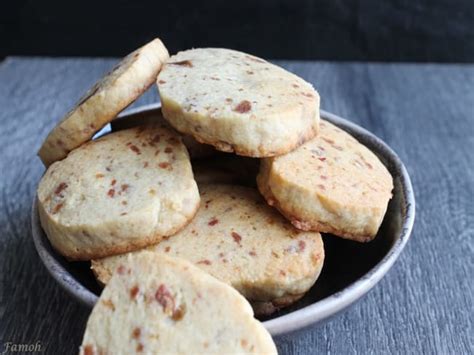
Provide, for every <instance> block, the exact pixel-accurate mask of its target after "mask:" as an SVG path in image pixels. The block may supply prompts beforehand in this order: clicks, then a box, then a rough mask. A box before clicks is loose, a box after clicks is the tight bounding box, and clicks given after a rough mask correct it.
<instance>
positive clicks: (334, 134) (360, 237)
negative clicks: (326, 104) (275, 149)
mask: <svg viewBox="0 0 474 355" xmlns="http://www.w3.org/2000/svg"><path fill="white" fill-rule="evenodd" d="M320 126H321V131H320V133H319V135H318V137H316V138H314V139H312V140H311V141H309V142H307V143H306V144H304V145H302V146H301V147H299V148H298V149H296V150H295V151H293V152H291V153H289V154H286V155H282V156H279V157H274V158H268V159H263V160H262V161H261V163H260V172H259V175H258V177H257V185H258V187H259V190H260V192H261V193H262V194H263V195H264V196H265V198H266V200H267V202H268V203H269V204H270V205H274V206H275V207H277V208H278V209H279V210H280V211H281V212H282V213H283V214H284V215H285V216H286V217H287V218H288V219H289V220H290V221H291V222H292V223H293V224H294V225H295V226H296V227H297V228H300V229H302V230H314V231H319V232H328V233H333V234H335V235H337V236H340V237H343V238H347V239H352V240H356V241H359V242H366V241H370V240H372V239H373V238H374V237H375V236H376V234H377V231H378V229H379V227H380V224H381V223H382V220H383V217H384V215H385V212H386V210H387V205H388V201H389V200H390V198H391V197H392V193H391V191H392V189H393V181H392V177H391V176H390V173H389V172H388V171H387V169H386V168H385V166H384V165H383V164H382V163H381V162H380V160H379V159H378V158H377V156H375V154H373V153H372V152H371V151H370V150H369V149H367V148H366V147H365V146H364V145H362V144H360V143H359V142H358V141H357V140H356V139H354V138H353V137H352V136H350V135H349V134H348V133H346V132H344V131H342V130H341V129H339V128H337V127H336V126H334V125H332V124H330V123H329V122H326V121H321V124H320Z"/></svg>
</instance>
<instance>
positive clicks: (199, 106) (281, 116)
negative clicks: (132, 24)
mask: <svg viewBox="0 0 474 355" xmlns="http://www.w3.org/2000/svg"><path fill="white" fill-rule="evenodd" d="M157 83H158V88H159V91H160V97H161V102H162V106H163V114H164V116H165V118H166V119H167V120H168V121H169V122H170V123H171V125H173V126H174V127H175V128H176V129H177V130H178V131H180V132H183V133H187V134H190V135H192V136H194V137H195V138H196V139H197V140H198V141H200V142H203V143H207V144H211V145H213V146H215V147H216V148H217V149H219V150H222V151H226V152H235V153H237V154H239V155H245V156H250V157H265V156H274V155H278V154H283V153H287V152H289V151H291V150H292V149H294V148H296V147H297V146H299V145H301V144H302V143H304V142H305V141H307V140H308V139H311V138H312V137H313V136H315V134H316V133H317V132H318V123H319V95H318V93H317V92H316V91H315V90H314V89H313V87H312V86H311V84H309V83H307V82H306V81H304V80H303V79H301V78H299V77H298V76H296V75H294V74H292V73H290V72H288V71H286V70H284V69H282V68H280V67H278V66H276V65H273V64H271V63H269V62H267V61H264V60H262V59H260V58H257V57H254V56H251V55H248V54H245V53H242V52H237V51H233V50H229V49H219V48H201V49H192V50H187V51H184V52H180V53H178V54H177V55H175V56H172V57H171V58H169V60H168V61H167V63H166V64H165V66H164V67H163V70H162V71H161V72H160V74H159V75H158V80H157Z"/></svg>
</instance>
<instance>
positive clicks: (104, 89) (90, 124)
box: [38, 38, 169, 166]
mask: <svg viewBox="0 0 474 355" xmlns="http://www.w3.org/2000/svg"><path fill="white" fill-rule="evenodd" d="M168 57H169V55H168V51H167V49H166V48H165V46H164V45H163V43H162V42H161V41H160V40H159V39H158V38H156V39H155V40H153V41H151V42H150V43H148V44H146V45H144V46H143V47H141V48H139V49H137V50H136V51H134V52H132V53H130V54H129V55H128V56H126V57H125V58H124V59H123V60H122V61H121V62H120V63H119V64H118V65H117V66H115V68H114V69H112V71H111V72H110V73H108V74H107V75H106V76H105V77H104V78H102V79H101V80H100V81H99V82H97V83H96V84H95V85H94V86H93V87H92V88H91V89H90V90H89V91H88V92H86V94H85V95H84V96H83V97H82V98H81V99H80V100H79V102H78V103H76V105H75V106H74V108H73V109H72V110H71V111H70V112H68V113H67V114H66V116H65V117H64V118H63V119H62V120H61V122H59V123H58V124H57V126H56V127H54V128H53V130H52V131H51V132H50V133H49V135H48V137H47V138H46V139H45V141H44V142H43V145H42V146H41V148H40V150H39V152H38V155H39V157H40V158H41V160H42V161H43V163H44V165H45V166H49V165H51V164H52V163H54V162H55V161H58V160H61V159H64V158H65V157H66V156H67V154H68V153H69V152H70V151H71V150H73V149H75V148H77V147H79V146H80V145H81V144H83V143H85V142H87V141H89V140H90V139H91V138H92V136H93V135H94V134H95V133H96V132H98V131H99V130H100V129H102V127H104V126H105V125H106V124H107V123H109V122H110V121H112V120H113V119H114V118H115V117H116V116H117V114H118V113H119V112H120V111H122V110H123V109H124V108H126V107H127V106H128V105H130V104H131V103H132V102H133V101H135V100H136V99H137V98H138V97H139V96H140V95H141V94H142V93H143V92H145V91H146V90H147V89H148V88H149V87H150V86H151V85H152V84H153V82H154V81H155V79H156V76H157V75H158V72H159V71H160V69H161V66H162V64H163V63H164V61H165V60H166V59H167V58H168Z"/></svg>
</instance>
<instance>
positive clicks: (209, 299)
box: [80, 252, 277, 355]
mask: <svg viewBox="0 0 474 355" xmlns="http://www.w3.org/2000/svg"><path fill="white" fill-rule="evenodd" d="M123 262H124V263H123V264H121V265H120V266H119V267H118V268H117V271H116V272H115V274H114V276H113V277H112V279H111V280H110V282H109V284H108V285H107V286H106V287H105V289H104V290H103V291H102V294H101V296H100V298H99V301H98V302H97V304H96V306H95V307H94V309H93V311H92V313H91V315H90V317H89V320H88V322H87V327H86V331H85V334H84V338H83V341H82V345H81V349H80V354H83V355H88V354H102V353H104V354H134V353H144V354H215V353H218V354H245V353H247V354H249V353H250V354H276V353H277V350H276V347H275V344H274V343H273V340H272V338H271V336H270V334H269V333H268V332H267V331H266V329H265V328H264V327H263V325H262V324H261V323H260V322H258V321H257V320H256V319H255V318H253V313H252V308H251V307H250V305H249V304H248V302H247V301H246V300H245V298H243V297H242V296H241V295H240V294H239V293H238V292H237V291H236V290H234V289H233V288H232V287H230V286H228V285H226V284H225V283H223V282H220V281H218V280H216V279H215V278H213V277H212V276H210V275H209V274H207V273H205V272H203V271H202V270H200V269H198V268H197V267H195V266H193V265H192V264H190V263H189V262H187V261H185V260H183V259H179V258H172V257H168V256H165V255H162V256H160V255H158V254H157V253H151V252H144V253H140V254H139V255H134V256H130V255H129V256H128V258H127V259H124V260H123Z"/></svg>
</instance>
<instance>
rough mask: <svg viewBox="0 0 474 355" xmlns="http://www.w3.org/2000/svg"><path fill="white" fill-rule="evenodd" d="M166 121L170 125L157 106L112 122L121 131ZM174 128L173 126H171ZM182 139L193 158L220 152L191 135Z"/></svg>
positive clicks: (116, 129)
mask: <svg viewBox="0 0 474 355" xmlns="http://www.w3.org/2000/svg"><path fill="white" fill-rule="evenodd" d="M157 122H158V123H166V125H168V126H169V124H168V122H166V121H165V119H164V118H163V115H162V113H161V108H155V109H152V110H146V111H143V112H137V113H135V114H132V115H129V116H127V117H120V118H118V119H116V120H113V121H112V122H111V126H112V131H114V132H115V131H119V130H122V129H127V128H132V127H136V126H140V125H143V124H147V123H157ZM169 127H170V128H171V129H173V128H172V127H171V126H169ZM182 140H183V143H184V145H185V146H186V148H187V149H188V152H189V156H190V157H191V159H202V158H209V157H212V156H215V155H217V154H218V153H220V152H218V151H217V150H216V149H215V148H214V147H213V146H212V145H209V144H202V143H199V142H198V141H196V140H195V139H194V138H193V137H191V136H189V135H183V136H182Z"/></svg>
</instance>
